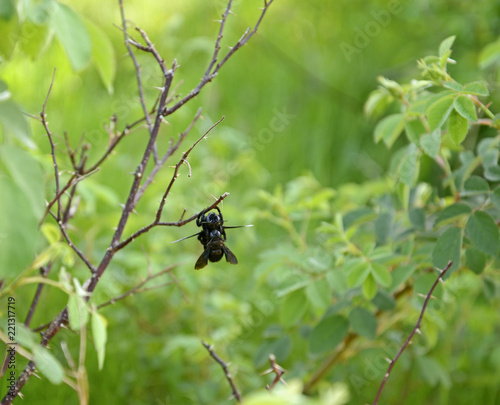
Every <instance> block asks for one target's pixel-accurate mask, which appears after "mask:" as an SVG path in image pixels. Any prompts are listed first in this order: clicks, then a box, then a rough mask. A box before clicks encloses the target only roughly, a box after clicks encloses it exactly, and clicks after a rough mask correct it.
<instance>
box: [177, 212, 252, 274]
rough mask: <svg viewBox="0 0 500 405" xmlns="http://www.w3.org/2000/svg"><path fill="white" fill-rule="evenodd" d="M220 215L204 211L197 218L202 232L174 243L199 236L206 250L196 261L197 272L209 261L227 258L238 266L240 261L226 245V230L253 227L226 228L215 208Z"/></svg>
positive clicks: (197, 223) (222, 218)
mask: <svg viewBox="0 0 500 405" xmlns="http://www.w3.org/2000/svg"><path fill="white" fill-rule="evenodd" d="M215 209H216V210H217V212H218V214H217V213H216V212H214V211H211V212H208V214H207V210H204V211H202V212H200V215H198V218H196V225H198V226H201V231H200V232H198V233H195V234H194V235H191V236H186V237H185V238H182V239H179V240H176V241H174V242H172V243H175V242H179V241H181V240H184V239H188V238H192V237H193V236H198V240H199V241H200V243H201V244H202V245H203V247H204V248H205V250H204V251H203V253H202V254H201V256H200V257H199V258H198V260H197V261H196V264H195V265H194V268H195V269H196V270H199V269H202V268H203V267H205V266H206V265H207V264H208V261H211V262H218V261H219V260H220V259H222V257H223V256H224V255H225V256H226V261H227V262H229V263H231V264H238V259H236V256H235V255H234V253H233V252H231V250H230V249H229V248H228V247H227V246H226V245H225V243H224V242H226V229H229V228H243V227H248V226H252V225H241V226H224V217H223V216H222V212H221V211H220V209H219V207H215Z"/></svg>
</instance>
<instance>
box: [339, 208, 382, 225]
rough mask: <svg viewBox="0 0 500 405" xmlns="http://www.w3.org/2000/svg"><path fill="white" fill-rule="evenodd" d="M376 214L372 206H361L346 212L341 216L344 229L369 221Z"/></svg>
mask: <svg viewBox="0 0 500 405" xmlns="http://www.w3.org/2000/svg"><path fill="white" fill-rule="evenodd" d="M375 216H376V214H375V211H374V210H373V208H368V207H363V208H358V209H356V210H353V211H349V212H347V213H346V214H345V215H344V216H343V224H344V229H348V228H350V227H351V226H353V225H357V224H359V223H362V222H366V221H371V220H372V219H373V218H374V217H375Z"/></svg>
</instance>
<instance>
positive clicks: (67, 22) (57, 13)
mask: <svg viewBox="0 0 500 405" xmlns="http://www.w3.org/2000/svg"><path fill="white" fill-rule="evenodd" d="M53 4H54V9H53V10H52V14H51V16H50V26H51V28H52V29H53V30H54V32H55V35H56V37H57V39H58V40H59V41H60V42H61V44H62V46H63V48H64V51H65V52H66V55H67V56H68V59H69V61H70V62H71V66H73V69H75V70H81V69H83V68H84V67H86V66H87V65H88V64H89V62H90V57H91V51H92V43H91V40H90V36H89V33H88V31H87V28H86V26H85V23H84V22H83V21H82V19H81V18H80V16H79V15H78V14H77V13H76V12H75V11H73V9H71V8H69V7H68V6H66V5H64V4H61V3H58V2H54V3H53Z"/></svg>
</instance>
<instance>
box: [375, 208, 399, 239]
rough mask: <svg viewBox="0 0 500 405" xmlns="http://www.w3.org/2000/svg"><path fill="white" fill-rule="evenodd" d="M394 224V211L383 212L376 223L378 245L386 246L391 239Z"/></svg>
mask: <svg viewBox="0 0 500 405" xmlns="http://www.w3.org/2000/svg"><path fill="white" fill-rule="evenodd" d="M393 223H394V211H392V210H389V211H384V212H382V213H381V214H380V215H379V217H378V218H377V220H376V221H375V236H376V237H377V244H378V245H384V244H385V243H386V242H387V239H388V238H389V236H390V234H391V231H392V226H393Z"/></svg>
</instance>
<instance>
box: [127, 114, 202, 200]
mask: <svg viewBox="0 0 500 405" xmlns="http://www.w3.org/2000/svg"><path fill="white" fill-rule="evenodd" d="M200 117H201V108H199V109H198V111H197V112H196V114H195V116H194V118H193V120H192V121H191V123H190V124H189V125H188V127H187V128H186V130H185V131H184V132H183V133H181V134H180V135H179V139H178V140H177V142H176V143H175V144H174V145H171V146H170V147H169V148H168V150H167V151H166V152H165V154H164V155H163V157H162V158H161V159H160V160H158V161H157V162H156V164H155V166H154V167H153V169H152V170H151V172H150V173H149V175H148V177H147V179H146V180H145V181H144V183H143V185H142V186H141V188H140V189H139V191H138V192H137V195H136V197H135V199H136V201H135V204H137V202H138V201H139V200H140V198H141V197H142V195H143V194H144V192H145V191H146V188H147V187H148V186H149V185H150V184H151V183H152V182H153V180H154V178H155V176H156V174H157V173H158V171H159V170H160V169H161V168H162V167H163V165H164V164H165V162H166V161H167V159H168V158H169V157H170V156H172V155H173V154H174V153H175V152H176V151H177V149H178V148H179V146H180V144H181V143H182V141H183V140H184V138H186V136H187V135H188V134H189V132H191V130H192V129H193V127H194V125H195V124H196V122H197V121H198V120H199V119H200ZM205 135H206V134H204V135H203V136H205Z"/></svg>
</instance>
